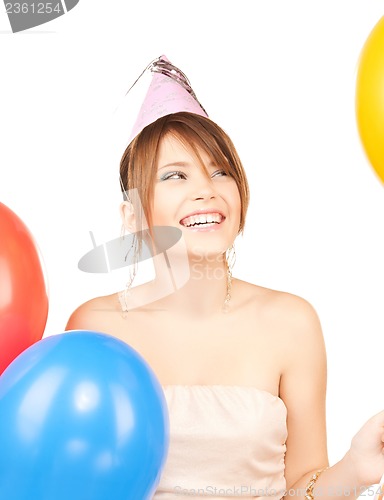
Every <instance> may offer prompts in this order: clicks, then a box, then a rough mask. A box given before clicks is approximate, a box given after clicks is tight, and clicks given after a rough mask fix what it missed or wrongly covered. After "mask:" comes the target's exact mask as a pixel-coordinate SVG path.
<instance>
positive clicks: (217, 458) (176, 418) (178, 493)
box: [153, 385, 288, 500]
mask: <svg viewBox="0 0 384 500" xmlns="http://www.w3.org/2000/svg"><path fill="white" fill-rule="evenodd" d="M163 391H164V394H165V398H166V400H167V405H168V410H169V418H170V442H169V452H168V457H167V461H166V464H165V467H164V469H163V472H162V475H161V479H160V483H159V485H158V488H157V490H156V492H155V494H154V496H153V499H155V500H175V499H177V498H183V497H185V498H191V497H192V498H202V497H209V498H215V499H217V498H220V499H226V500H227V499H228V498H234V497H237V498H241V499H250V498H255V497H261V498H263V499H265V500H266V499H267V498H268V500H277V499H280V498H281V497H283V496H284V490H285V488H286V481H285V477H284V469H285V464H284V455H285V451H286V445H285V442H286V439H287V436H288V431H287V425H286V419H287V408H286V406H285V404H284V402H283V400H282V399H280V398H279V397H278V396H274V395H273V394H271V393H269V392H267V391H264V390H261V389H257V388H255V387H246V386H236V385H233V386H232V385H166V386H163Z"/></svg>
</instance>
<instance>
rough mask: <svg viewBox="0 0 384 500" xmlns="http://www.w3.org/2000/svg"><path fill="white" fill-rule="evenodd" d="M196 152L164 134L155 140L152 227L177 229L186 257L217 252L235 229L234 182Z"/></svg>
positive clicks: (237, 221) (238, 208) (236, 196)
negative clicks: (179, 232) (155, 166)
mask: <svg viewBox="0 0 384 500" xmlns="http://www.w3.org/2000/svg"><path fill="white" fill-rule="evenodd" d="M226 170H227V169H224V168H223V166H221V165H217V164H216V163H215V162H214V161H213V159H212V158H211V157H210V156H209V155H208V154H207V153H206V152H204V151H202V150H201V149H200V148H194V149H192V148H190V147H188V146H187V145H185V144H183V142H181V141H180V139H179V138H177V136H175V135H174V134H172V133H168V134H167V135H166V136H165V137H164V138H163V139H162V140H161V142H160V147H159V152H158V160H157V172H156V177H155V187H154V195H153V201H152V204H151V214H152V224H153V225H155V226H175V227H178V228H179V229H181V230H182V232H183V237H184V239H185V242H186V244H187V249H188V251H189V252H190V253H192V254H194V255H200V256H203V255H205V256H208V255H210V254H222V253H223V252H225V250H226V249H227V248H228V247H230V246H231V244H232V243H233V241H234V239H235V238H236V236H237V234H238V232H239V228H240V216H241V200H240V194H239V190H238V187H237V184H236V182H235V180H234V178H233V177H231V176H230V175H227V173H226Z"/></svg>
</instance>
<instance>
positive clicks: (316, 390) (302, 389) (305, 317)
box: [280, 296, 384, 500]
mask: <svg viewBox="0 0 384 500" xmlns="http://www.w3.org/2000/svg"><path fill="white" fill-rule="evenodd" d="M283 300H285V302H286V303H285V305H284V306H285V308H286V309H285V311H286V313H285V314H283V315H282V317H283V318H285V326H283V325H282V328H284V329H283V330H282V331H283V332H284V338H283V339H282V343H283V344H284V349H285V366H284V368H283V373H282V376H281V382H280V396H281V398H282V399H283V400H284V402H285V404H286V406H287V410H288V417H287V426H288V439H287V443H286V444H287V452H286V457H285V464H286V469H285V477H286V483H287V494H286V498H289V497H295V498H300V499H304V497H305V489H306V487H307V485H308V483H309V481H310V480H311V477H312V476H313V474H314V473H315V472H316V471H318V470H321V469H324V468H326V467H328V465H329V464H328V453H327V437H326V410H325V401H326V371H327V370H326V351H325V345H324V339H323V334H322V329H321V325H320V321H319V318H318V316H317V314H316V312H315V310H314V309H313V307H312V306H311V305H310V304H309V303H308V302H307V301H305V300H304V299H301V298H299V297H296V296H285V298H284V299H283ZM380 424H384V412H382V413H381V414H378V415H377V416H375V417H373V419H371V420H370V421H369V422H367V424H365V426H364V427H363V428H362V430H361V431H360V432H359V433H358V434H357V435H356V436H355V437H354V439H353V440H352V444H353V446H352V447H351V449H350V450H348V451H347V453H346V454H345V456H344V457H343V458H342V460H340V461H339V462H338V463H336V464H335V465H333V466H332V467H330V468H328V469H327V470H325V471H323V472H322V473H321V474H320V476H319V477H318V479H317V481H316V483H315V486H314V490H313V494H314V497H315V499H316V498H322V500H331V499H332V500H333V499H336V498H338V499H339V500H340V498H341V497H343V496H348V497H349V499H353V498H357V497H358V496H359V495H360V494H362V493H363V491H364V489H365V488H367V487H368V486H370V485H372V484H375V483H378V482H379V479H380V477H381V474H382V473H383V472H384V457H383V453H382V441H381V437H382V435H383V434H384V428H383V427H382V426H381V427H380ZM380 429H381V430H380ZM362 433H363V435H362ZM368 443H369V444H368ZM364 446H365V448H367V450H365V451H367V454H366V455H365V454H364V453H363V454H362V448H363V447H364ZM368 458H369V460H370V463H369V465H368V466H367V463H364V462H366V461H367V460H368ZM363 464H364V465H363ZM374 464H375V465H374Z"/></svg>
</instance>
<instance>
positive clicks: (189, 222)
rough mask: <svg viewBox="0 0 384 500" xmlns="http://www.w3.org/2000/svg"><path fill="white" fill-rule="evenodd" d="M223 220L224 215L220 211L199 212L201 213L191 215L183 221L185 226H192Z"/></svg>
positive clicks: (218, 222)
mask: <svg viewBox="0 0 384 500" xmlns="http://www.w3.org/2000/svg"><path fill="white" fill-rule="evenodd" d="M222 220H223V216H222V215H221V214H219V213H210V214H199V215H191V216H190V217H186V218H185V219H183V220H182V221H181V223H182V224H183V226H186V227H190V226H193V225H200V224H207V223H217V224H220V222H221V221H222Z"/></svg>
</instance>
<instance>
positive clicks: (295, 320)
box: [238, 281, 322, 340]
mask: <svg viewBox="0 0 384 500" xmlns="http://www.w3.org/2000/svg"><path fill="white" fill-rule="evenodd" d="M238 286H239V288H240V290H242V296H243V297H244V303H246V305H247V309H248V310H249V311H250V312H251V314H252V313H255V314H256V313H257V315H258V318H259V319H260V320H261V321H263V322H264V324H266V325H269V326H270V327H271V328H273V329H274V330H276V331H278V332H280V334H279V335H281V336H284V337H289V338H290V339H291V340H292V339H293V337H292V336H294V340H300V337H301V336H303V335H304V336H307V337H308V336H310V335H314V336H319V335H320V336H322V333H321V325H320V319H319V316H318V314H317V311H316V309H315V308H314V306H313V305H312V304H311V303H310V302H309V301H308V300H307V299H305V298H304V297H301V296H299V295H295V294H293V293H288V292H285V291H281V290H275V289H272V288H266V287H262V286H259V285H254V284H252V283H248V282H245V281H239V284H238Z"/></svg>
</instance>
